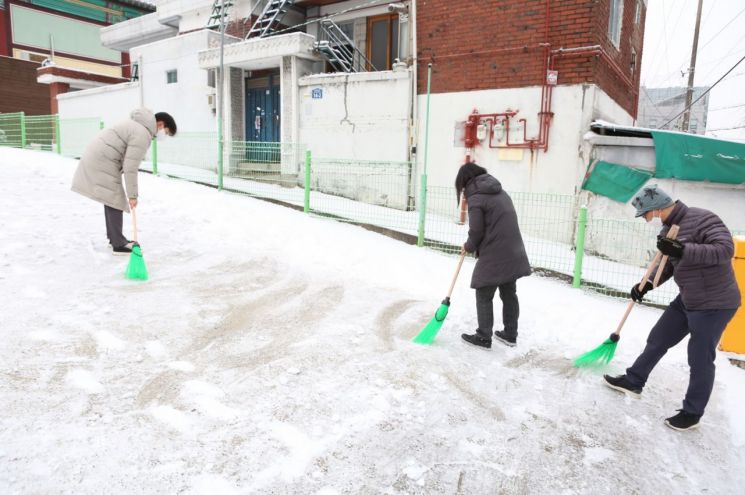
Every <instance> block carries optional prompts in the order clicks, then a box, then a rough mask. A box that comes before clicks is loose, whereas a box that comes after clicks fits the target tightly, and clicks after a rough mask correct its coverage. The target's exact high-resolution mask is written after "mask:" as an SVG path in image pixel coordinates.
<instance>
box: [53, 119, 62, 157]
mask: <svg viewBox="0 0 745 495" xmlns="http://www.w3.org/2000/svg"><path fill="white" fill-rule="evenodd" d="M54 132H55V133H56V137H57V139H56V142H57V154H58V155H61V154H62V133H61V132H60V123H59V114H57V115H55V116H54Z"/></svg>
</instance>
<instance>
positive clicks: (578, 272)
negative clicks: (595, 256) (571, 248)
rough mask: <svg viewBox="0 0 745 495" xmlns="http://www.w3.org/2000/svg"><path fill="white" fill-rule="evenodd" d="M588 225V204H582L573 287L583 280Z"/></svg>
mask: <svg viewBox="0 0 745 495" xmlns="http://www.w3.org/2000/svg"><path fill="white" fill-rule="evenodd" d="M586 227H587V206H584V205H583V206H581V207H580V209H579V218H578V219H577V240H576V242H575V248H576V252H575V253H574V277H573V278H572V287H574V288H575V289H577V288H579V286H580V283H581V281H582V260H583V259H584V256H585V228H586Z"/></svg>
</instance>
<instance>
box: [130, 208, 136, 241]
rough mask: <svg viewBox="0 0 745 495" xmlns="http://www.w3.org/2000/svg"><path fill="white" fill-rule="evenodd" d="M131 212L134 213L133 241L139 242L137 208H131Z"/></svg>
mask: <svg viewBox="0 0 745 495" xmlns="http://www.w3.org/2000/svg"><path fill="white" fill-rule="evenodd" d="M130 211H131V212H132V230H133V231H134V232H133V233H132V237H133V239H132V240H133V241H134V242H137V214H136V213H135V212H136V211H137V208H130Z"/></svg>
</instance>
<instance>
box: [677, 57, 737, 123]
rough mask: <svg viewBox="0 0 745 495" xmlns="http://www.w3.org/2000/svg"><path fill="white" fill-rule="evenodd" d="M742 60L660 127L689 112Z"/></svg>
mask: <svg viewBox="0 0 745 495" xmlns="http://www.w3.org/2000/svg"><path fill="white" fill-rule="evenodd" d="M743 60H745V57H742V58H741V59H740V60H738V61H737V63H736V64H735V65H733V66H732V67H730V69H729V70H728V71H727V72H725V73H724V75H723V76H722V77H720V78H719V79H717V82H715V83H714V84H712V85H711V86H709V89H707V90H706V91H704V92H703V93H701V95H699V97H698V98H696V99H695V100H693V101H692V102H691V103H690V105H687V106H686V107H685V108H684V109H683V110H682V111H681V112H680V113H679V114H678V115H676V116H675V117H673V118H672V119H670V120H668V121H667V122H665V123H664V124H663V125H662V127H665V126H666V125H668V124H669V123H670V122H672V121H673V120H675V119H677V118H678V117H680V116H681V115H683V113H684V112H686V111H687V110H689V109H690V108H691V107H692V106H693V105H694V104H695V103H696V102H697V101H698V100H700V99H701V98H703V97H704V96H706V95H707V94H709V91H711V90H712V89H714V88H715V87H716V85H717V84H719V83H720V82H722V80H723V79H724V78H725V77H727V76H728V75H729V73H730V72H732V71H733V70H735V67H737V66H738V65H740V63H742V61H743Z"/></svg>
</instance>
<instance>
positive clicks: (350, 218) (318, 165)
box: [310, 158, 418, 241]
mask: <svg viewBox="0 0 745 495" xmlns="http://www.w3.org/2000/svg"><path fill="white" fill-rule="evenodd" d="M411 180H412V164H411V163H409V162H388V161H369V160H339V159H330V158H313V160H312V167H311V173H310V190H311V195H310V209H311V212H312V213H314V214H316V215H323V216H328V217H332V218H336V219H338V220H340V221H344V222H350V223H357V224H365V225H369V226H372V227H377V228H380V229H387V230H392V231H396V232H399V233H401V234H404V235H405V236H408V239H409V240H410V241H413V240H415V239H416V230H417V219H418V214H417V212H416V211H414V206H415V200H414V196H413V193H412V190H413V186H412V183H411Z"/></svg>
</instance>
